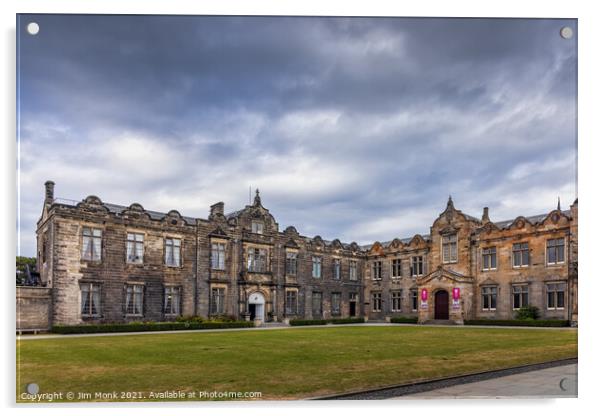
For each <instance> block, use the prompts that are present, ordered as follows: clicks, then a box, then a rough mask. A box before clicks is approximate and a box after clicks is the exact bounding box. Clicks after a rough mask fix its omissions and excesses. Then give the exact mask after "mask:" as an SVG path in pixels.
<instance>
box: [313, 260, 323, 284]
mask: <svg viewBox="0 0 602 416" xmlns="http://www.w3.org/2000/svg"><path fill="white" fill-rule="evenodd" d="M311 277H313V278H315V279H319V278H321V277H322V257H319V256H312V258H311Z"/></svg>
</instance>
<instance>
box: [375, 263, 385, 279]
mask: <svg viewBox="0 0 602 416" xmlns="http://www.w3.org/2000/svg"><path fill="white" fill-rule="evenodd" d="M382 278H383V262H382V261H380V260H376V261H373V262H372V280H381V279H382Z"/></svg>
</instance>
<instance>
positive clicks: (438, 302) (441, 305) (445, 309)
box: [435, 290, 449, 319]
mask: <svg viewBox="0 0 602 416" xmlns="http://www.w3.org/2000/svg"><path fill="white" fill-rule="evenodd" d="M435 319H449V294H448V293H447V291H445V290H439V291H437V292H436V293H435Z"/></svg>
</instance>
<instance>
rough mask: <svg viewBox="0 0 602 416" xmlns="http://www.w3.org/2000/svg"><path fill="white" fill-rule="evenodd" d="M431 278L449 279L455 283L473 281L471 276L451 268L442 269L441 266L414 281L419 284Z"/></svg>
mask: <svg viewBox="0 0 602 416" xmlns="http://www.w3.org/2000/svg"><path fill="white" fill-rule="evenodd" d="M432 280H451V281H453V282H457V283H473V282H474V278H473V277H472V276H466V275H463V274H461V273H458V272H455V271H453V270H447V269H444V268H443V266H439V267H437V268H436V269H435V270H433V271H432V272H430V273H429V274H427V275H426V276H422V277H419V278H417V279H416V283H417V284H418V285H420V286H422V285H424V284H426V283H428V282H430V281H432Z"/></svg>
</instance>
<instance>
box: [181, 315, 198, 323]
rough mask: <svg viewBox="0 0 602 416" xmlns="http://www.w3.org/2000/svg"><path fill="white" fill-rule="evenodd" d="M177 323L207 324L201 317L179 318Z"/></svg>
mask: <svg viewBox="0 0 602 416" xmlns="http://www.w3.org/2000/svg"><path fill="white" fill-rule="evenodd" d="M176 322H205V320H204V319H203V317H201V316H194V315H190V316H178V317H177V318H176Z"/></svg>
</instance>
